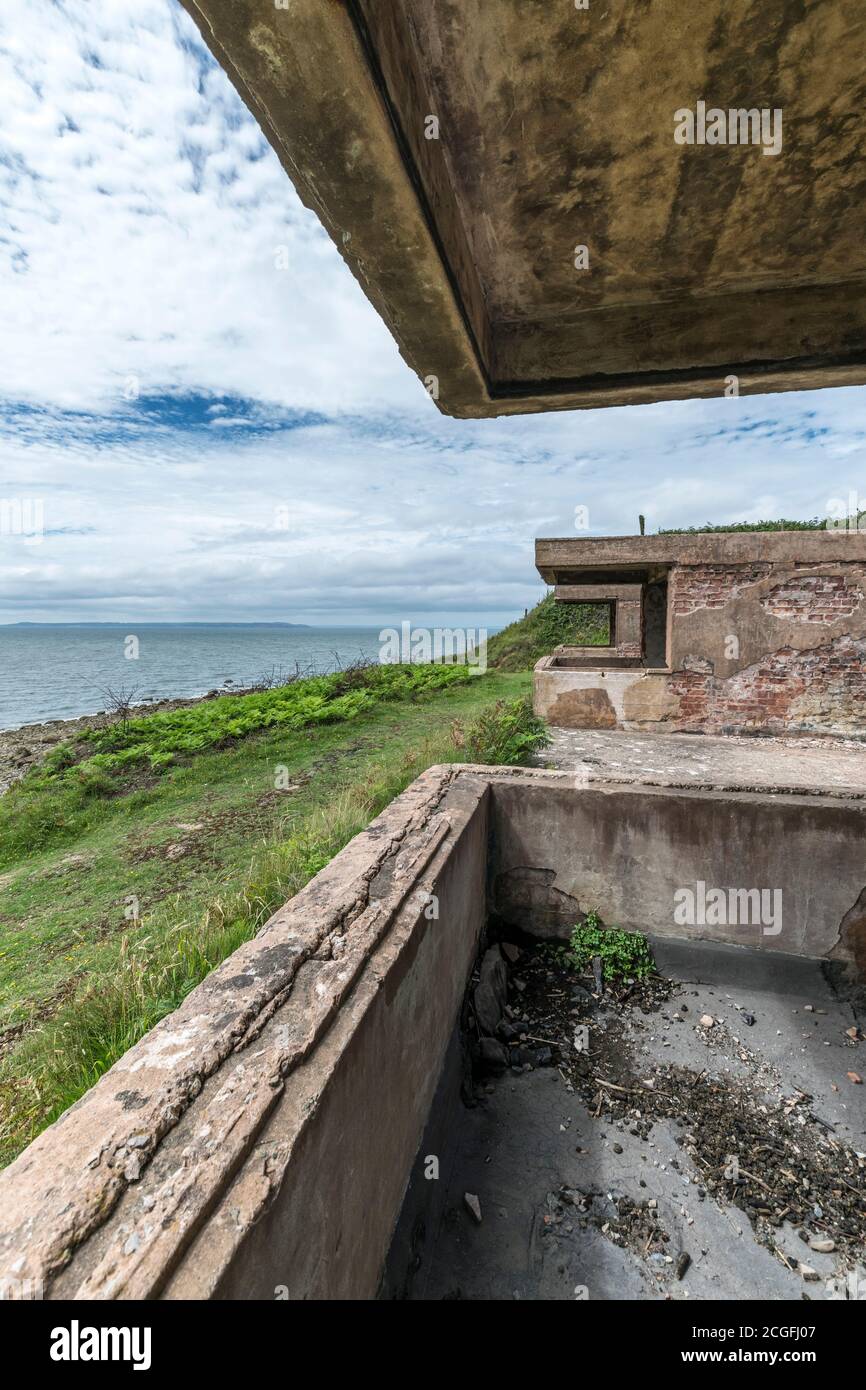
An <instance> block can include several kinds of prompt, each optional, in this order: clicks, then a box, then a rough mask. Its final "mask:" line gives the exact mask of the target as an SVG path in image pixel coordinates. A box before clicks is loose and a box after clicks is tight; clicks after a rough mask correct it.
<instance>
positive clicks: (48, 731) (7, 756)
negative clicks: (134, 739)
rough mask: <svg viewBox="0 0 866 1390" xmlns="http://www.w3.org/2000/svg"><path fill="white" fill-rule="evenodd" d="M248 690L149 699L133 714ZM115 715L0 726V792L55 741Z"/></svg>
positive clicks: (65, 740) (98, 725)
mask: <svg viewBox="0 0 866 1390" xmlns="http://www.w3.org/2000/svg"><path fill="white" fill-rule="evenodd" d="M247 693H248V692H247V691H245V690H241V689H238V690H234V689H232V690H211V691H208V693H207V694H206V695H196V696H193V697H190V698H187V699H180V700H152V701H148V702H147V703H146V704H142V705H136V706H134V708H133V711H132V713H133V715H134V717H136V718H137V717H140V716H141V715H146V714H157V713H161V712H165V711H168V710H175V709H188V708H189V706H190V705H199V704H201V702H202V701H203V700H214V699H216V698H217V697H218V696H220V695H244V694H247ZM114 718H115V716H114V715H113V714H111V713H110V711H108V710H101V711H99V712H98V713H96V714H82V715H78V716H77V717H76V718H73V719H49V720H46V721H45V722H44V723H41V724H22V726H21V727H20V728H19V729H0V794H2V793H3V792H5V791H6V790H7V789H8V788H9V787H11V785H12V783H13V782H17V781H18V780H19V778H21V777H23V776H24V775H25V773H27V772H29V770H30V768H31V767H35V766H36V765H37V764H38V763H40V762H41V761H42V759H43V758H44V757H46V756H47V754H48V753H50V752H51V750H52V749H53V748H56V747H57V745H58V744H61V743H74V742H75V740H76V738H77V737H78V736H79V735H80V734H83V733H85V732H86V731H87V730H88V729H104V728H105V726H106V725H107V724H110V723H111V722H112V721H113V720H114Z"/></svg>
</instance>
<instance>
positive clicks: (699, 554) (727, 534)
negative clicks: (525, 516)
mask: <svg viewBox="0 0 866 1390" xmlns="http://www.w3.org/2000/svg"><path fill="white" fill-rule="evenodd" d="M762 561H763V562H770V563H772V562H774V561H775V562H780V561H781V562H785V561H790V562H792V563H793V562H795V561H796V562H799V563H801V564H806V565H824V564H830V565H832V564H835V563H838V562H839V561H848V562H851V561H855V562H864V561H866V531H843V530H835V529H834V530H828V531H705V532H692V533H688V532H686V533H680V534H674V535H670V536H562V537H544V538H539V539H538V540H536V542H535V566H536V569H537V570H538V573H539V574H540V575H541V577H542V579H543V580H544V581H545V583H547V584H559V583H564V582H567V581H568V578H569V576H571V575H573V574H576V573H579V572H580V571H584V572H589V573H593V572H597V571H599V570H614V571H622V570H628V569H640V568H646V569H653V568H655V567H657V566H658V567H664V566H670V565H748V564H754V563H760V562H762Z"/></svg>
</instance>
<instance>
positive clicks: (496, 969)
mask: <svg viewBox="0 0 866 1390" xmlns="http://www.w3.org/2000/svg"><path fill="white" fill-rule="evenodd" d="M507 990H508V975H507V973H506V969H505V961H504V960H503V959H502V953H501V952H500V950H499V947H498V946H491V947H490V949H489V951H485V952H484V956H483V957H482V960H481V970H480V972H479V980H478V984H477V985H476V987H475V994H474V996H473V1003H474V1005H475V1017H476V1019H477V1020H478V1027H479V1030H480V1031H481V1034H482V1036H484V1037H492V1036H493V1034H494V1033H495V1032H496V1029H497V1028H498V1027H499V1022H500V1019H501V1018H502V1015H503V1012H504V1010H505V1000H506V997H507Z"/></svg>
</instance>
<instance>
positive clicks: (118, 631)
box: [0, 623, 380, 730]
mask: <svg viewBox="0 0 866 1390" xmlns="http://www.w3.org/2000/svg"><path fill="white" fill-rule="evenodd" d="M379 632H380V629H379V628H372V627H302V626H295V625H288V624H278V623H274V624H265V623H262V624H258V623H255V624H246V623H244V624H237V623H236V624H232V623H189V624H187V623H183V624H180V623H169V624H164V625H163V624H143V623H135V624H131V625H129V626H127V627H124V626H122V625H120V624H117V625H115V624H101V623H98V624H86V623H82V624H73V623H58V624H53V623H34V624H28V623H13V624H7V625H0V730H2V729H17V728H21V727H22V726H23V725H25V724H41V723H46V722H47V721H49V720H53V719H73V718H76V717H78V716H80V715H84V714H96V713H98V712H99V711H101V710H104V709H106V708H108V707H109V704H110V698H109V696H108V691H109V690H112V691H114V692H115V693H118V692H120V691H121V690H122V691H123V692H124V693H128V692H129V691H130V690H132V691H133V692H134V696H133V698H134V701H135V702H136V703H142V704H145V703H147V702H149V701H152V700H164V699H184V698H190V697H193V696H196V695H205V694H207V693H208V691H211V690H221V689H225V690H231V689H232V688H233V687H244V686H249V685H253V684H255V683H256V682H257V681H259V680H261V679H262V678H263V677H265V678H270V677H272V676H273V677H276V678H279V677H280V676H281V675H283V676H285V675H294V674H295V673H296V672H299V671H300V672H301V673H302V674H314V673H323V672H328V671H334V670H336V669H337V668H338V667H345V666H347V665H349V664H351V663H352V662H353V661H356V660H358V658H360V657H363V658H366V659H373V660H378V658H379V652H380V642H379Z"/></svg>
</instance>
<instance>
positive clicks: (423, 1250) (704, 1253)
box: [397, 941, 866, 1301]
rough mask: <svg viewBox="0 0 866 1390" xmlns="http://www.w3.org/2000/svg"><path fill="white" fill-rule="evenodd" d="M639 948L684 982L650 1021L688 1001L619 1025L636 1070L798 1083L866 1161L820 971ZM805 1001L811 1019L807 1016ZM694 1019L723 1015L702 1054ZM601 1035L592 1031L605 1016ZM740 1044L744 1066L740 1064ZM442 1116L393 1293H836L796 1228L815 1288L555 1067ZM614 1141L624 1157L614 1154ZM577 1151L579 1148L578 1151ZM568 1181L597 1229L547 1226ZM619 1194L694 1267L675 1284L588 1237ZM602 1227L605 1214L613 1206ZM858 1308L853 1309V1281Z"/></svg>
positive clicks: (777, 1086)
mask: <svg viewBox="0 0 866 1390" xmlns="http://www.w3.org/2000/svg"><path fill="white" fill-rule="evenodd" d="M653 947H654V951H655V954H656V960H657V964H658V966H659V969H660V971H661V972H662V973H663V974H665V975H667V976H669V977H671V978H674V979H676V980H677V981H679V982H681V989H680V990H679V991H678V992H677V993H676V994H675V996H674V998H672V999H671V1000H670V1004H669V1006H668V1007H666V1008H665V1009H664V1011H663V1012H664V1013H665V1014H667V1015H668V1016H669V1017H670V1015H671V1014H672V1013H673V1012H674V1011H675V1010H676V1006H677V1001H678V1000H681V1001H686V1000H687V1001H688V1010H689V1013H688V1020H686V1019H684V1020H683V1021H682V1022H673V1021H671V1022H667V1023H666V1022H665V1021H664V1020H663V1019H662V1017H661V1015H660V1014H650V1015H643V1014H641V1013H640V1012H635V1013H634V1014H631V1015H629V1016H628V1019H627V1021H626V1028H625V1035H624V1038H623V1046H625V1047H627V1048H628V1049H629V1050H630V1052H631V1053H632V1056H633V1058H634V1061H635V1066H636V1068H638V1069H641V1068H646V1069H648V1068H649V1067H651V1066H652V1065H653V1064H654V1063H659V1064H662V1065H668V1064H682V1065H685V1066H689V1067H691V1068H693V1069H695V1070H700V1069H701V1068H704V1067H705V1068H706V1069H707V1070H708V1071H712V1072H713V1073H714V1074H719V1073H721V1074H725V1073H727V1074H730V1075H731V1076H732V1077H743V1078H751V1083H752V1084H754V1085H755V1087H757V1088H759V1089H760V1090H761V1092H762V1094H763V1095H764V1096H765V1097H766V1098H768V1099H770V1100H773V1099H778V1098H779V1097H780V1096H781V1095H785V1096H790V1095H791V1094H792V1092H793V1091H794V1089H795V1088H800V1089H802V1090H804V1091H807V1092H809V1093H810V1095H811V1096H812V1097H813V1099H812V1102H811V1109H812V1110H813V1112H814V1113H816V1114H817V1115H819V1116H820V1117H821V1118H822V1120H826V1121H828V1122H829V1123H830V1124H831V1125H833V1126H834V1137H835V1138H836V1139H838V1140H840V1141H842V1142H843V1143H845V1144H849V1145H851V1147H853V1148H854V1149H855V1150H857V1151H858V1152H863V1151H864V1150H866V1087H863V1086H857V1085H854V1084H852V1083H851V1082H850V1081H848V1080H847V1079H846V1072H847V1071H849V1070H851V1069H853V1068H855V1067H856V1068H858V1070H860V1071H861V1072H863V1073H864V1074H866V1067H864V1065H863V1062H864V1061H866V1056H864V1048H866V1044H864V1043H859V1044H852V1043H851V1042H849V1041H848V1040H847V1039H846V1037H845V1030H846V1028H850V1027H851V1025H852V1024H853V1023H854V1022H856V1021H857V1018H856V1010H855V1007H854V1005H853V1004H852V1003H850V1002H845V1001H844V1000H841V999H839V998H837V997H836V995H835V994H834V992H833V991H832V990H831V988H830V986H829V985H828V983H827V981H826V979H825V977H824V974H823V972H822V969H821V967H820V965H819V964H818V963H816V962H811V961H805V960H802V959H799V958H795V957H781V956H774V957H772V958H770V959H768V958H767V957H766V956H764V955H762V954H760V953H756V952H753V951H750V950H748V949H745V948H741V947H727V946H711V945H705V944H699V945H695V944H692V943H688V944H685V943H678V942H670V941H666V942H662V941H656V942H654V943H653ZM807 1004H808V1005H811V1006H812V1008H813V1009H815V1010H816V1012H814V1013H813V1012H810V1011H807V1010H806V1009H805V1006H806V1005H807ZM737 1005H739V1006H740V1008H741V1009H746V1010H748V1011H749V1012H750V1013H751V1014H753V1015H754V1017H755V1023H754V1025H753V1026H751V1027H747V1026H745V1025H744V1024H743V1020H742V1018H741V1015H740V1014H739V1012H738V1010H737V1008H736V1006H737ZM817 1010H821V1011H822V1012H820V1013H819V1012H817ZM702 1012H706V1013H711V1014H712V1015H713V1016H714V1017H715V1018H719V1019H721V1020H723V1022H722V1024H720V1025H716V1027H715V1028H714V1030H713V1033H712V1041H711V1042H707V1041H704V1040H702V1039H701V1037H700V1035H699V1034H698V1033H697V1032H696V1030H695V1027H694V1020H695V1018H696V1016H699V1015H700V1014H701V1013H702ZM861 1022H862V1020H861ZM594 1026H596V1025H594ZM597 1026H599V1027H604V1026H605V1024H604V1016H603V1014H602V1015H599V1017H598V1021H597ZM737 1039H739V1041H737ZM743 1044H745V1045H746V1047H747V1049H748V1052H749V1054H750V1060H749V1061H748V1062H743V1061H742V1060H741V1056H740V1053H741V1051H742V1048H743ZM861 1059H862V1060H861ZM641 1074H646V1073H645V1072H643V1071H642V1072H641ZM834 1084H835V1085H836V1086H837V1087H838V1090H835V1091H834V1090H833V1089H832V1088H833V1085H834ZM451 1115H452V1121H451V1123H450V1125H449V1127H448V1130H447V1138H446V1142H445V1143H444V1144H443V1145H442V1146H441V1147H440V1149H439V1150H438V1151H439V1152H440V1153H441V1164H442V1171H441V1179H440V1181H441V1190H440V1193H439V1194H437V1203H436V1210H435V1213H434V1212H431V1213H430V1219H428V1221H427V1224H426V1231H425V1238H424V1241H423V1245H422V1246H421V1247H420V1248H419V1249H418V1251H417V1254H416V1260H415V1267H414V1273H413V1274H412V1277H411V1280H410V1281H409V1283H408V1284H407V1285H406V1286H405V1287H404V1288H403V1291H402V1294H401V1295H397V1296H403V1297H410V1298H412V1299H447V1298H462V1299H472V1300H479V1299H496V1300H499V1299H510V1300H514V1299H535V1300H548V1299H554V1300H559V1299H568V1300H573V1299H575V1298H576V1297H587V1298H588V1299H589V1300H590V1301H597V1300H608V1299H654V1298H668V1297H669V1298H673V1299H687V1298H692V1299H731V1300H738V1299H751V1298H754V1299H760V1300H767V1299H769V1300H779V1299H797V1300H799V1299H801V1297H802V1296H803V1294H804V1292H805V1293H806V1294H807V1296H808V1297H809V1298H811V1299H826V1298H832V1297H837V1298H838V1297H840V1296H844V1294H840V1288H841V1287H843V1284H840V1283H839V1282H837V1281H838V1280H839V1279H841V1280H843V1283H844V1277H845V1276H844V1273H843V1271H842V1268H841V1265H840V1264H839V1262H838V1257H837V1255H835V1254H829V1255H822V1254H817V1253H814V1252H812V1251H810V1250H807V1249H806V1247H805V1246H804V1244H803V1242H802V1241H801V1240H800V1239H799V1237H798V1235H797V1233H796V1231H795V1230H793V1229H791V1228H790V1227H788V1226H787V1225H786V1226H784V1227H782V1228H780V1229H779V1230H778V1231H777V1233H776V1238H777V1244H778V1245H779V1247H780V1248H781V1249H782V1250H784V1251H785V1252H786V1253H788V1254H790V1255H792V1256H793V1257H794V1258H795V1259H797V1260H801V1261H802V1260H804V1259H807V1260H808V1263H809V1264H810V1265H811V1266H812V1267H813V1268H814V1269H815V1270H816V1271H817V1272H818V1274H819V1276H820V1278H819V1280H818V1281H816V1282H808V1283H805V1282H804V1281H803V1279H802V1277H801V1275H800V1274H799V1273H797V1272H793V1271H791V1270H789V1269H787V1268H786V1267H785V1266H784V1265H783V1264H782V1263H781V1262H780V1261H779V1259H778V1258H776V1257H775V1256H774V1255H773V1254H771V1253H770V1252H769V1251H768V1250H767V1249H766V1248H764V1247H763V1246H762V1245H760V1244H759V1243H758V1242H757V1241H756V1239H755V1237H754V1234H753V1232H752V1228H751V1226H750V1223H749V1221H748V1218H747V1217H746V1216H745V1215H744V1214H743V1213H742V1212H741V1211H740V1210H739V1209H738V1208H736V1207H733V1206H724V1207H723V1206H720V1205H718V1204H717V1203H716V1201H715V1200H714V1199H713V1198H712V1196H711V1194H707V1196H706V1198H705V1199H704V1200H700V1198H699V1195H698V1189H697V1183H698V1182H699V1181H700V1177H699V1174H698V1173H697V1172H696V1171H695V1170H694V1168H693V1167H692V1166H691V1161H690V1160H689V1159H688V1157H687V1156H686V1155H685V1154H684V1152H683V1150H682V1148H680V1147H678V1146H677V1144H676V1143H675V1139H674V1130H673V1126H672V1124H669V1123H668V1122H658V1123H656V1124H655V1125H654V1126H653V1128H652V1130H651V1132H650V1134H649V1137H648V1139H641V1138H639V1137H636V1136H633V1135H632V1134H630V1133H629V1131H628V1128H627V1127H626V1125H625V1124H620V1123H619V1122H614V1123H611V1122H610V1121H609V1120H607V1121H606V1120H605V1119H604V1117H602V1118H600V1119H594V1118H593V1117H592V1116H591V1115H590V1113H589V1112H588V1110H587V1109H586V1107H585V1106H584V1104H583V1103H582V1102H581V1100H580V1099H579V1098H578V1097H577V1096H576V1095H575V1094H570V1093H569V1092H568V1090H567V1089H566V1086H565V1084H564V1082H563V1079H562V1077H561V1075H560V1073H559V1072H558V1070H556V1068H549V1067H548V1068H540V1069H538V1070H535V1071H531V1072H525V1073H523V1074H514V1073H512V1072H507V1073H506V1074H505V1076H503V1077H502V1078H501V1079H499V1080H497V1081H494V1082H493V1083H492V1084H491V1085H490V1086H489V1087H488V1093H487V1094H482V1098H481V1102H480V1104H479V1105H477V1106H476V1108H474V1109H467V1108H465V1107H464V1106H462V1105H457V1106H455V1107H453V1108H452V1111H451ZM615 1143H616V1144H617V1145H618V1146H619V1147H620V1148H621V1150H622V1152H620V1153H617V1152H615V1151H614V1147H613V1145H614V1144H615ZM578 1147H579V1148H580V1149H581V1150H584V1152H576V1149H577V1148H578ZM672 1159H676V1161H677V1163H678V1165H679V1168H678V1169H677V1168H676V1167H674V1166H672V1162H671V1160H672ZM641 1180H643V1182H644V1183H645V1184H646V1186H644V1187H641V1185H640V1183H641ZM564 1185H565V1186H567V1187H570V1188H577V1189H580V1190H582V1191H583V1192H586V1191H587V1190H588V1189H592V1190H593V1192H596V1193H598V1194H599V1196H598V1198H597V1202H596V1207H594V1210H599V1209H600V1211H601V1216H600V1218H599V1220H598V1221H597V1223H596V1224H594V1225H590V1226H589V1228H588V1229H586V1230H582V1229H580V1226H579V1224H578V1220H577V1219H576V1217H577V1213H575V1219H573V1220H572V1219H571V1216H570V1213H569V1212H567V1213H566V1216H565V1218H564V1219H561V1220H559V1221H558V1222H557V1221H556V1220H555V1219H551V1217H550V1212H551V1211H552V1210H553V1208H552V1206H551V1195H553V1196H554V1197H555V1194H557V1193H558V1192H559V1191H560V1189H561V1188H562V1187H563V1186H564ZM427 1186H428V1188H429V1187H430V1186H431V1184H427ZM435 1186H436V1187H440V1184H439V1183H437V1184H435ZM466 1192H471V1193H475V1194H477V1196H478V1198H479V1200H480V1203H481V1212H482V1221H481V1224H480V1225H478V1224H476V1223H475V1221H474V1220H473V1218H472V1216H471V1215H470V1213H469V1211H468V1210H467V1208H466V1206H465V1203H464V1193H466ZM608 1194H609V1196H608ZM623 1196H625V1197H629V1198H631V1199H633V1200H634V1201H635V1202H646V1201H647V1199H648V1198H654V1199H655V1200H656V1201H657V1203H658V1214H659V1217H660V1219H661V1223H662V1225H663V1226H664V1227H665V1229H666V1230H667V1231H668V1232H669V1233H670V1236H671V1241H670V1245H669V1247H668V1249H669V1250H670V1252H671V1253H672V1255H673V1256H674V1259H676V1256H677V1255H678V1254H679V1253H680V1252H681V1251H687V1252H688V1254H689V1255H690V1256H691V1264H690V1266H689V1268H688V1270H687V1272H686V1274H685V1276H684V1277H683V1279H682V1280H678V1279H677V1278H676V1274H675V1264H674V1263H665V1262H664V1260H663V1257H662V1256H656V1258H655V1259H652V1258H650V1259H642V1258H641V1256H640V1254H639V1253H634V1252H632V1251H631V1250H629V1249H623V1248H621V1247H620V1246H618V1245H616V1244H614V1243H612V1241H611V1239H610V1238H609V1236H606V1235H605V1234H603V1233H602V1231H601V1229H600V1226H601V1224H603V1221H604V1219H605V1215H604V1206H605V1203H606V1202H608V1201H609V1200H610V1199H611V1198H613V1199H616V1198H619V1197H623ZM610 1214H611V1215H612V1216H615V1207H614V1206H613V1205H612V1203H611V1205H610ZM546 1216H547V1218H548V1220H547V1223H546V1222H545V1217H546ZM864 1263H866V1261H864ZM864 1279H866V1271H864ZM584 1291H585V1292H584ZM851 1296H853V1295H852V1293H851V1292H850V1284H849V1293H848V1297H851ZM859 1297H861V1298H866V1282H864V1283H863V1284H861V1285H860V1287H859Z"/></svg>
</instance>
